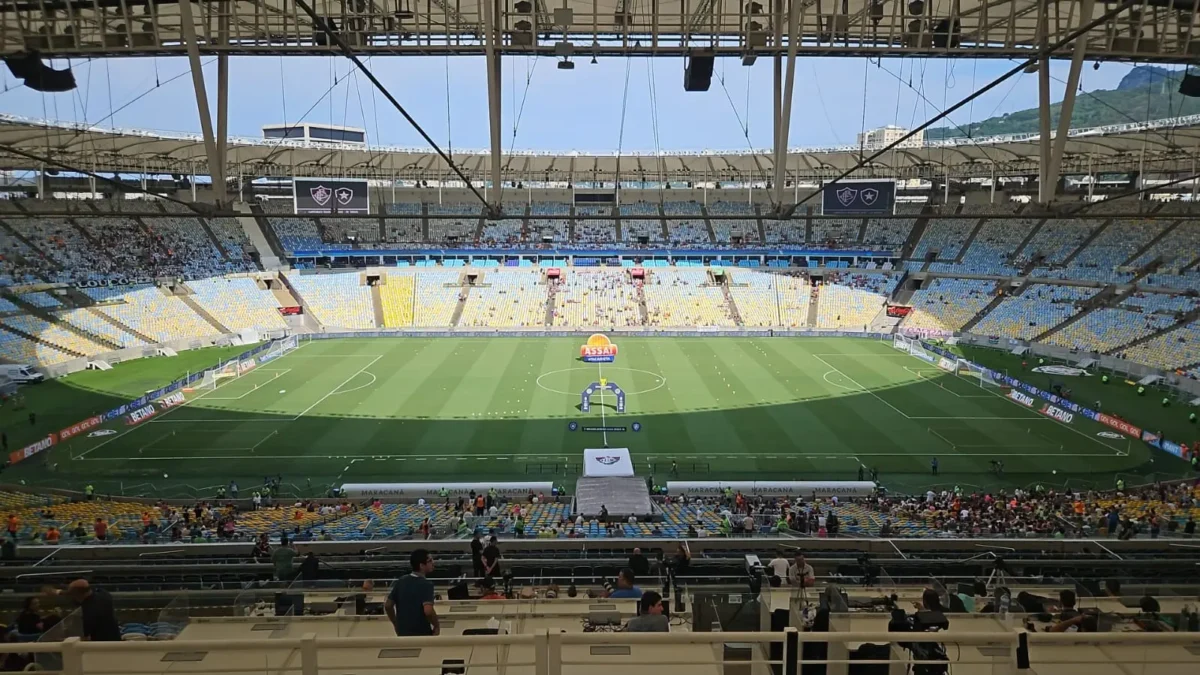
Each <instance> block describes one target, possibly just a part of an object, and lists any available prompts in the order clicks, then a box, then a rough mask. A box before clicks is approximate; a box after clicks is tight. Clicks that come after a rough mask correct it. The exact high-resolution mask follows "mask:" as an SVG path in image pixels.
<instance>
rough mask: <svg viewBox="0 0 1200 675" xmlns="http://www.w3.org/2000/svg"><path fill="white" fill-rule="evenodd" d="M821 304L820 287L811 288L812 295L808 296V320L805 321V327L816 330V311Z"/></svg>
mask: <svg viewBox="0 0 1200 675" xmlns="http://www.w3.org/2000/svg"><path fill="white" fill-rule="evenodd" d="M820 302H821V287H820V286H813V287H812V293H811V295H809V296H808V318H807V319H806V320H805V324H804V325H806V326H808V327H809V328H816V326H817V310H818V308H819V305H820Z"/></svg>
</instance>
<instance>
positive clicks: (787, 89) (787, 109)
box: [772, 0, 800, 213]
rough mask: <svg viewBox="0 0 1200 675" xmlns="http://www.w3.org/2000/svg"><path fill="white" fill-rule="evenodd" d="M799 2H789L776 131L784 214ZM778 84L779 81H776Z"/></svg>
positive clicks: (779, 202)
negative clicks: (785, 67)
mask: <svg viewBox="0 0 1200 675" xmlns="http://www.w3.org/2000/svg"><path fill="white" fill-rule="evenodd" d="M799 4H800V3H799V2H797V1H796V0H791V1H790V2H788V50H787V75H786V76H785V81H784V86H783V102H782V105H781V106H780V109H779V125H778V127H777V128H776V129H775V157H774V158H773V161H774V162H775V182H774V184H773V185H772V187H773V188H774V198H773V201H774V202H775V208H776V210H777V211H778V212H780V213H782V212H783V182H784V181H783V178H784V176H785V175H786V169H787V147H788V130H789V127H790V126H791V117H792V91H793V90H794V89H795V85H796V49H797V48H798V45H799V42H800V40H799V35H798V33H799V31H798V24H799V23H800V8H799ZM776 82H778V80H776Z"/></svg>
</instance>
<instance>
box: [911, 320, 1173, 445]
mask: <svg viewBox="0 0 1200 675" xmlns="http://www.w3.org/2000/svg"><path fill="white" fill-rule="evenodd" d="M920 344H921V346H922V347H923V348H924V349H926V350H928V351H930V352H933V353H934V354H937V355H938V356H942V357H945V358H947V359H954V360H961V361H964V362H966V363H968V364H970V365H971V366H972V367H974V368H978V369H979V370H980V371H981V372H983V373H986V374H987V375H988V377H991V378H992V379H993V380H995V381H996V382H1000V383H1003V384H1006V385H1008V386H1010V387H1012V388H1014V389H1018V390H1021V391H1024V392H1027V393H1028V394H1030V395H1032V396H1036V397H1037V398H1040V399H1042V400H1043V401H1046V402H1048V403H1050V405H1052V406H1059V407H1061V408H1062V409H1063V410H1067V411H1070V412H1071V413H1073V414H1076V415H1083V416H1084V417H1086V418H1088V419H1090V420H1093V421H1095V422H1099V423H1100V424H1103V425H1104V426H1106V427H1109V428H1110V429H1113V430H1114V431H1117V432H1119V433H1121V434H1124V435H1125V436H1128V437H1129V438H1132V439H1133V440H1136V441H1142V442H1143V443H1146V444H1147V445H1149V446H1151V447H1153V448H1157V449H1159V450H1163V451H1166V452H1169V453H1171V454H1172V455H1174V456H1175V457H1178V458H1180V459H1185V458H1184V457H1183V449H1182V448H1181V447H1180V445H1179V444H1178V443H1176V442H1174V441H1171V440H1168V439H1167V438H1164V437H1162V436H1160V435H1159V434H1156V433H1153V432H1151V431H1148V430H1146V429H1142V428H1141V427H1139V426H1137V425H1136V424H1133V423H1131V422H1129V421H1127V420H1124V419H1121V418H1119V417H1116V416H1113V415H1109V414H1106V413H1102V412H1097V411H1095V410H1092V409H1091V408H1087V407H1084V406H1081V405H1079V404H1078V403H1075V402H1074V401H1071V400H1068V399H1065V398H1063V397H1061V396H1058V395H1057V394H1053V393H1051V392H1048V391H1045V390H1043V389H1040V388H1038V387H1035V386H1033V385H1031V384H1027V383H1025V382H1022V381H1021V380H1018V379H1017V378H1015V377H1012V376H1011V375H1009V374H1008V373H1002V372H1000V371H998V370H992V369H991V368H987V367H984V366H981V365H979V364H977V363H974V362H972V361H970V360H968V359H963V358H961V357H960V356H958V355H957V354H954V353H953V352H950V351H947V350H945V349H942V348H941V347H938V346H937V345H933V344H929V343H927V342H921V343H920ZM1056 418H1057V419H1059V421H1061V422H1063V423H1064V424H1069V423H1070V421H1069V419H1067V418H1065V417H1062V416H1056Z"/></svg>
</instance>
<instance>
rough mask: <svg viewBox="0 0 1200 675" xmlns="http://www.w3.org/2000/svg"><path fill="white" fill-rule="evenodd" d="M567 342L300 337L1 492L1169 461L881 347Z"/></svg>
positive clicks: (62, 413) (157, 368)
mask: <svg viewBox="0 0 1200 675" xmlns="http://www.w3.org/2000/svg"><path fill="white" fill-rule="evenodd" d="M581 342H582V339H581V338H516V337H511V338H510V337H496V338H474V337H463V338H379V339H336V340H313V341H310V342H304V343H302V344H301V346H300V348H298V349H296V350H295V351H293V352H290V353H289V354H287V355H285V356H283V357H281V358H279V359H276V360H274V361H271V362H269V363H267V364H265V365H262V366H260V367H258V368H256V369H254V370H252V371H249V372H247V373H245V374H244V375H242V376H241V377H238V378H232V379H227V380H224V381H222V384H221V385H220V386H219V387H217V388H215V389H209V390H204V391H195V392H191V393H190V394H189V395H188V401H187V403H186V405H182V406H179V407H176V408H173V409H170V410H168V411H165V412H162V413H160V414H158V415H157V416H156V417H154V418H152V419H150V420H149V421H146V422H144V423H142V424H140V425H137V426H127V425H126V424H125V422H124V420H117V421H114V422H112V423H110V424H109V425H108V426H107V427H105V428H101V429H97V430H92V431H91V433H88V434H81V435H79V436H76V437H74V438H71V439H70V440H68V441H66V442H63V443H60V444H59V445H57V446H55V447H54V448H52V449H51V450H50V451H48V452H45V453H42V454H40V455H37V456H35V457H34V458H31V459H30V460H27V461H25V462H22V463H20V464H18V465H16V466H14V467H12V468H11V469H10V470H9V473H8V475H6V476H5V482H15V478H18V477H19V478H20V479H21V480H25V481H27V483H28V484H41V485H53V486H58V487H69V488H74V489H80V487H81V486H82V485H83V484H86V483H93V484H95V485H97V487H98V488H99V489H103V490H111V491H122V492H125V493H126V494H151V493H155V492H157V493H159V494H165V495H169V494H171V493H173V492H180V491H182V492H183V493H184V494H187V490H191V492H192V493H193V494H197V495H199V494H209V492H208V491H209V490H210V488H211V487H212V486H215V485H218V484H222V483H224V482H227V481H228V480H230V479H237V480H238V481H239V482H240V483H241V484H242V485H243V486H247V487H248V486H251V485H255V484H258V483H259V482H260V481H261V480H262V478H263V476H265V475H272V476H273V475H276V474H282V475H283V477H284V482H285V483H288V484H291V485H294V486H297V487H299V488H300V489H301V490H302V491H303V490H311V493H312V494H318V493H320V492H323V491H324V490H325V488H326V487H327V486H329V485H331V484H338V483H343V482H406V481H433V482H451V481H463V480H497V481H501V480H553V481H555V482H560V481H561V482H563V483H568V484H570V483H573V481H574V479H575V478H576V477H577V476H578V473H579V465H580V459H581V457H582V452H583V449H584V448H598V447H604V445H605V444H607V445H608V446H610V447H627V448H629V449H630V452H631V453H632V455H633V458H634V461H635V464H636V467H637V470H638V473H639V474H642V475H649V476H653V477H654V478H656V479H662V480H666V479H669V478H671V477H672V476H671V475H670V474H671V469H672V463H674V464H675V465H676V466H677V471H678V477H679V478H680V479H684V480H722V479H742V480H749V479H760V480H808V479H843V480H852V479H855V478H856V477H857V474H858V469H859V467H860V466H863V467H866V470H867V471H868V473H869V472H870V470H871V469H875V470H877V471H878V472H879V476H880V480H881V482H882V483H883V484H885V485H887V486H888V487H890V488H892V489H893V490H924V489H926V488H928V487H937V486H943V487H949V486H952V485H956V484H960V485H963V486H971V487H979V486H994V485H997V484H1006V485H1032V484H1034V483H1043V484H1047V485H1059V486H1061V485H1068V484H1069V485H1073V486H1076V487H1110V486H1111V485H1112V484H1113V481H1114V480H1115V477H1116V476H1117V475H1122V476H1124V477H1126V480H1127V481H1134V480H1137V479H1138V478H1139V477H1149V476H1153V475H1157V474H1159V473H1163V472H1170V471H1176V472H1178V471H1180V470H1181V469H1182V467H1181V464H1180V463H1173V462H1175V460H1173V459H1172V458H1170V457H1169V456H1167V455H1166V454H1165V453H1162V452H1159V451H1152V450H1150V449H1148V448H1146V447H1145V446H1143V445H1142V444H1141V443H1138V442H1133V441H1131V440H1129V439H1126V438H1112V437H1110V436H1112V434H1110V433H1106V432H1108V429H1107V428H1106V427H1103V426H1101V425H1099V424H1097V423H1095V422H1092V421H1090V420H1087V419H1084V418H1083V417H1082V416H1078V415H1077V416H1075V419H1074V420H1073V422H1072V423H1070V424H1065V423H1063V422H1060V421H1058V420H1055V419H1051V418H1049V417H1046V416H1044V415H1042V414H1040V413H1039V412H1038V411H1037V410H1036V409H1031V408H1027V407H1024V406H1022V405H1020V404H1017V403H1015V402H1013V401H1011V400H1009V399H1007V398H1005V397H1004V392H1003V390H1000V389H997V388H995V387H989V386H982V385H981V383H980V382H979V381H978V379H972V378H971V377H970V376H960V375H955V374H949V373H945V372H943V371H940V370H938V369H937V368H935V367H934V366H932V365H930V364H927V363H925V362H923V361H920V360H918V359H916V358H914V357H912V356H909V355H907V354H905V353H902V352H899V351H897V350H895V349H894V348H893V347H892V346H891V344H890V342H878V341H872V340H867V339H857V338H800V339H789V338H731V337H712V338H666V337H644V338H633V337H619V338H616V343H617V345H618V347H619V349H620V352H619V355H618V356H617V358H616V361H615V363H606V364H589V363H584V362H582V361H580V360H579V346H580V344H581ZM225 353H228V352H225ZM185 356H187V357H188V358H190V359H192V361H193V362H187V363H185V362H183V361H179V359H183V358H184V356H181V357H176V359H163V358H156V359H147V360H144V361H138V362H131V363H127V364H121V365H119V366H118V367H117V368H115V369H114V370H113V371H111V372H105V373H97V372H88V373H80V374H79V375H78V376H72V377H71V378H66V379H64V380H60V381H57V382H54V383H48V384H45V385H40V386H39V387H36V388H32V389H30V390H29V391H31V392H36V391H37V390H38V389H41V388H46V387H52V388H54V389H50V390H43V391H44V392H50V393H53V396H50V393H44V394H42V395H41V399H40V400H41V401H42V402H41V403H40V407H41V409H42V410H41V412H42V414H43V416H50V420H51V421H50V422H49V424H57V425H58V427H56V428H61V427H62V426H66V424H69V423H71V422H74V421H77V420H78V419H80V418H82V417H86V416H87V415H90V414H94V413H96V412H102V411H103V410H106V409H109V408H112V407H114V406H115V405H118V404H120V403H121V402H123V399H128V398H130V397H133V396H137V395H139V394H140V393H142V392H144V391H146V390H147V389H151V388H153V387H155V386H161V385H162V384H164V383H165V382H167V381H170V379H171V378H173V377H176V376H177V375H178V374H179V373H178V372H167V371H169V370H170V369H172V368H175V369H176V370H178V369H179V368H181V367H182V366H184V365H187V366H188V367H189V368H193V369H198V368H201V367H203V366H207V365H211V364H212V363H213V362H214V361H215V360H216V359H217V358H218V355H217V354H214V353H212V350H209V351H208V352H207V353H203V352H197V353H193V354H188V355H185ZM156 378H157V379H156ZM601 379H604V380H607V381H610V382H612V383H614V384H616V385H618V386H619V387H620V388H622V389H623V390H624V391H625V392H626V410H625V412H623V413H618V412H617V410H616V400H615V398H614V397H613V395H612V394H607V395H602V394H596V395H595V396H594V397H593V399H592V406H591V410H590V411H588V412H586V413H585V412H582V411H581V410H580V393H581V392H582V390H583V389H584V388H586V387H587V386H588V385H589V384H590V383H592V382H597V381H599V380H601ZM151 380H153V381H151ZM35 398H36V397H34V396H32V395H31V396H30V401H31V403H30V407H31V408H34V407H37V406H35V405H33V404H34V403H36V402H37V401H35ZM51 400H53V401H54V402H53V403H50V402H49V401H51ZM20 414H22V413H21V412H20V411H18V412H8V413H6V415H7V417H4V418H3V422H4V424H5V427H6V428H9V429H15V430H17V431H16V432H13V431H10V432H9V436H10V440H11V441H12V445H14V446H16V445H17V443H18V442H19V441H20V436H22V435H31V434H32V431H29V432H21V431H20V429H21V418H20V417H19V415H20ZM1135 421H1136V420H1135ZM37 424H38V425H42V424H45V423H44V422H42V421H40V420H39V422H38V423H37ZM595 428H608V429H609V430H608V431H598V430H593V429H595ZM14 433H16V437H15V438H14ZM43 433H44V432H43ZM934 457H936V458H937V459H938V461H939V464H940V475H939V476H938V477H936V478H934V477H932V476H931V475H930V473H931V472H930V461H931V459H932V458H934ZM993 460H1000V461H1002V462H1003V464H1004V474H1003V475H996V474H995V473H994V472H993V471H992V466H993V465H992V462H993Z"/></svg>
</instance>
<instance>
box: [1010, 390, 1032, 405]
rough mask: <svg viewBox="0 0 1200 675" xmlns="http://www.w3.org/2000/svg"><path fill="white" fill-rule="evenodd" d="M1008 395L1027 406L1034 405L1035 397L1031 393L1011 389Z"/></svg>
mask: <svg viewBox="0 0 1200 675" xmlns="http://www.w3.org/2000/svg"><path fill="white" fill-rule="evenodd" d="M1008 397H1009V398H1011V399H1012V400H1014V401H1016V402H1017V403H1020V404H1021V405H1023V406H1025V407H1027V408H1032V407H1033V397H1032V396H1030V395H1029V394H1026V393H1024V392H1020V391H1017V390H1016V389H1010V390H1009V391H1008Z"/></svg>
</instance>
